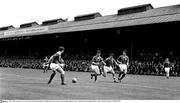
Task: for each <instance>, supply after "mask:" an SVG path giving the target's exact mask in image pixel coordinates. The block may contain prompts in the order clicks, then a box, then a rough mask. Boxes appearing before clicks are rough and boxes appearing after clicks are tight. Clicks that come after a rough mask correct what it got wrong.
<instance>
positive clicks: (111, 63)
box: [104, 53, 118, 83]
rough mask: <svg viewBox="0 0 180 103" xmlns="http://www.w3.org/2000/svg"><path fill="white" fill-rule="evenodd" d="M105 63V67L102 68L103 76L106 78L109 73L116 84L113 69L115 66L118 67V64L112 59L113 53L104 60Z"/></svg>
mask: <svg viewBox="0 0 180 103" xmlns="http://www.w3.org/2000/svg"><path fill="white" fill-rule="evenodd" d="M105 63H106V65H105V66H104V76H105V77H106V74H107V72H111V73H112V75H113V80H114V82H115V83H117V81H116V78H115V72H114V67H115V65H118V63H117V62H116V60H115V59H114V54H113V53H111V54H110V56H109V57H108V58H106V60H105Z"/></svg>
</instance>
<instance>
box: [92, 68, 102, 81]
mask: <svg viewBox="0 0 180 103" xmlns="http://www.w3.org/2000/svg"><path fill="white" fill-rule="evenodd" d="M91 69H92V70H93V72H94V73H92V74H91V79H93V77H95V81H96V80H97V76H99V75H101V74H100V70H99V67H98V66H96V65H91Z"/></svg>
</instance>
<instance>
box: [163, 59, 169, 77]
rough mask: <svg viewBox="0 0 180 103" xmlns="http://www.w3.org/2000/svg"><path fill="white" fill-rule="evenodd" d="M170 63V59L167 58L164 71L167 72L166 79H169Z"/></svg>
mask: <svg viewBox="0 0 180 103" xmlns="http://www.w3.org/2000/svg"><path fill="white" fill-rule="evenodd" d="M170 64H171V63H170V61H169V58H166V59H165V61H164V62H163V65H164V70H165V72H166V78H167V79H169V72H170V68H171V66H170Z"/></svg>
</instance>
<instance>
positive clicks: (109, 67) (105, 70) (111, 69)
mask: <svg viewBox="0 0 180 103" xmlns="http://www.w3.org/2000/svg"><path fill="white" fill-rule="evenodd" d="M104 72H105V73H107V72H111V73H113V74H114V73H115V72H114V69H113V68H112V66H104Z"/></svg>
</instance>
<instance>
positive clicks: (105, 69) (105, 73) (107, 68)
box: [102, 66, 110, 77]
mask: <svg viewBox="0 0 180 103" xmlns="http://www.w3.org/2000/svg"><path fill="white" fill-rule="evenodd" d="M103 69H104V70H103V74H102V75H103V76H104V77H106V76H107V72H109V71H110V67H108V66H103Z"/></svg>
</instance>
